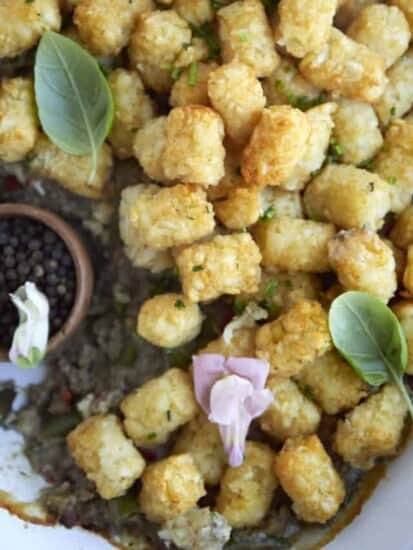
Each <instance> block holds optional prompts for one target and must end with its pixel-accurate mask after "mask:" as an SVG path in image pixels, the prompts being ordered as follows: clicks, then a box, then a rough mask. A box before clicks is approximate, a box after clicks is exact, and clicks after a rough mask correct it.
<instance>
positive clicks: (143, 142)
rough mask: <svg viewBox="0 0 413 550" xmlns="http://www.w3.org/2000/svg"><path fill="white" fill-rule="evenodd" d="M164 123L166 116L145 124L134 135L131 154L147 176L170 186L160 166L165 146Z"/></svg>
mask: <svg viewBox="0 0 413 550" xmlns="http://www.w3.org/2000/svg"><path fill="white" fill-rule="evenodd" d="M166 122H167V117H166V116H160V117H157V118H154V119H152V120H149V121H148V122H146V124H144V126H143V127H142V128H141V129H140V130H138V132H137V133H136V135H135V138H134V142H133V152H134V155H135V157H136V158H137V159H138V161H139V163H140V165H141V166H142V168H143V171H144V172H145V174H146V175H147V176H149V177H150V178H152V179H153V180H155V181H157V182H161V183H165V184H170V183H171V181H170V180H169V179H168V178H167V177H166V175H165V172H164V169H163V166H162V159H163V153H164V151H165V146H166Z"/></svg>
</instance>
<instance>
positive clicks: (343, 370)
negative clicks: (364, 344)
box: [296, 351, 367, 415]
mask: <svg viewBox="0 0 413 550" xmlns="http://www.w3.org/2000/svg"><path fill="white" fill-rule="evenodd" d="M296 381H297V382H298V385H299V386H300V388H301V389H302V390H303V391H304V392H306V393H309V394H310V395H311V397H312V398H313V399H314V400H315V401H316V402H317V403H318V404H319V405H320V406H321V408H322V409H323V411H324V412H326V413H327V414H330V415H334V414H339V413H341V412H342V411H347V410H349V409H352V408H353V407H355V406H356V405H357V404H358V403H359V402H360V401H361V400H362V399H363V398H364V397H365V396H366V395H367V385H366V384H365V383H364V382H363V380H362V379H361V378H360V377H359V376H358V375H357V374H356V373H355V372H354V370H353V369H352V367H351V366H350V365H349V364H348V363H347V362H346V361H345V360H344V359H342V358H341V357H340V355H339V354H338V353H337V351H329V352H327V353H325V354H324V355H322V356H321V357H318V358H317V359H316V360H315V361H313V362H312V363H308V364H307V365H306V366H305V367H304V368H303V369H301V371H300V372H299V373H298V375H297V377H296Z"/></svg>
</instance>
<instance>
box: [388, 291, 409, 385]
mask: <svg viewBox="0 0 413 550" xmlns="http://www.w3.org/2000/svg"><path fill="white" fill-rule="evenodd" d="M392 310H393V312H394V313H395V315H396V316H397V318H398V319H399V321H400V324H401V327H402V329H403V332H404V335H405V336H406V341H407V368H406V372H407V374H410V375H412V374H413V300H401V301H399V302H397V303H395V304H394V305H393V306H392Z"/></svg>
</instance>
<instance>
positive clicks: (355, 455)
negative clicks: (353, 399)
mask: <svg viewBox="0 0 413 550" xmlns="http://www.w3.org/2000/svg"><path fill="white" fill-rule="evenodd" d="M406 414H407V405H406V402H405V401H404V399H403V397H402V395H401V394H400V391H399V390H398V389H397V388H396V386H394V385H392V384H386V385H385V386H383V388H382V389H381V390H380V391H379V392H378V393H375V394H373V395H371V396H370V397H369V398H368V399H366V400H365V401H363V403H361V405H358V406H357V407H356V408H355V409H353V410H352V411H351V412H349V413H348V414H347V415H346V417H345V419H344V420H340V421H339V423H338V425H337V431H336V433H335V435H334V448H335V451H336V452H337V453H338V454H339V455H340V456H341V457H342V458H343V459H344V460H345V462H349V463H350V464H351V465H352V466H353V467H354V468H361V469H365V470H368V469H370V468H372V467H373V466H374V463H375V460H376V459H377V458H379V457H385V456H392V455H394V454H396V450H397V446H398V445H399V443H400V439H401V436H402V431H403V427H404V419H405V417H406Z"/></svg>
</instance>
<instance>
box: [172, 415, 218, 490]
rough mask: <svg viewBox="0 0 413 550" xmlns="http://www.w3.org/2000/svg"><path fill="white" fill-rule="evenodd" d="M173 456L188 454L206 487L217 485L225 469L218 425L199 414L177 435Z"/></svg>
mask: <svg viewBox="0 0 413 550" xmlns="http://www.w3.org/2000/svg"><path fill="white" fill-rule="evenodd" d="M173 453H174V454H179V453H189V454H190V455H191V456H192V458H193V460H194V462H195V465H196V466H197V468H198V470H199V471H200V472H201V475H202V477H203V479H204V482H205V483H206V484H207V485H217V484H218V483H219V480H220V479H221V477H222V474H223V473H224V470H225V468H226V467H227V456H226V454H225V451H224V446H223V444H222V440H221V435H220V433H219V429H218V425H217V424H213V423H212V422H209V420H208V419H207V417H206V416H205V415H204V414H203V413H200V414H199V415H198V416H196V417H195V418H194V419H193V420H191V422H189V423H188V424H186V426H184V427H183V428H182V430H181V432H180V433H179V434H178V437H177V439H176V443H175V446H174V448H173Z"/></svg>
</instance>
